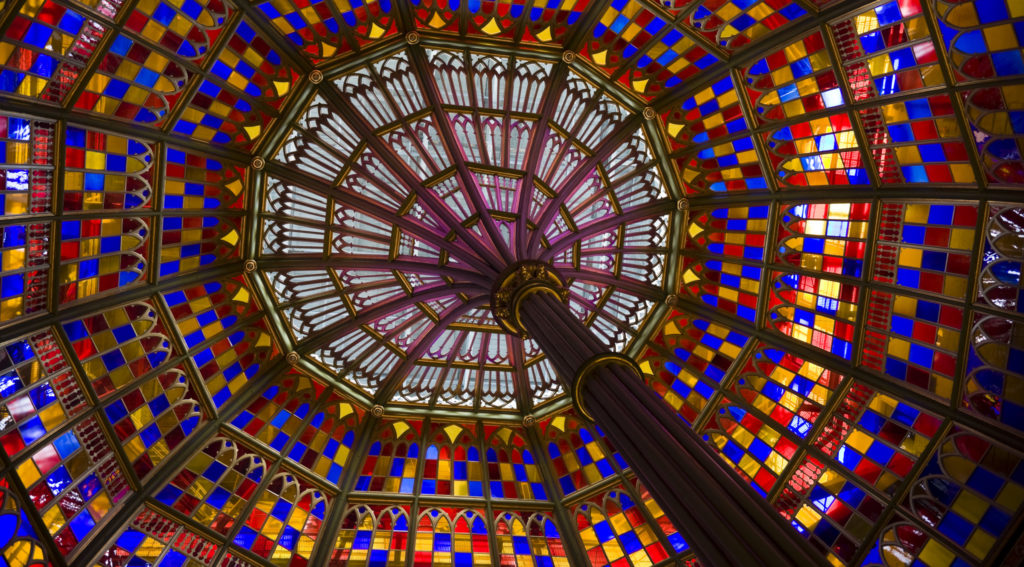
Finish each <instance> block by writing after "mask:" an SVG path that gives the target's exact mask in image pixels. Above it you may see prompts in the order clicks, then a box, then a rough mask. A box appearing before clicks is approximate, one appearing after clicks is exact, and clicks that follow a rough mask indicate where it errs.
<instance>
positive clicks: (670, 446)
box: [492, 265, 825, 567]
mask: <svg viewBox="0 0 1024 567" xmlns="http://www.w3.org/2000/svg"><path fill="white" fill-rule="evenodd" d="M558 282H559V278H558V276H557V274H554V273H553V272H552V271H551V270H550V268H549V267H543V266H538V265H530V266H529V267H528V270H527V269H521V271H520V273H519V274H518V275H514V274H513V275H506V278H505V279H504V280H503V282H501V283H503V284H504V285H503V286H497V289H496V292H495V297H494V301H493V302H492V303H493V304H494V306H495V315H496V317H498V319H499V321H502V320H503V321H504V322H503V325H506V326H507V328H509V329H510V330H512V331H515V332H518V333H519V334H528V335H529V336H530V337H531V338H533V340H535V341H536V342H537V344H538V345H539V346H540V347H541V350H543V351H544V354H545V355H547V357H548V359H549V360H550V361H551V364H552V365H553V366H554V368H555V370H556V372H557V373H558V374H559V376H560V378H561V379H562V380H563V381H564V382H565V386H566V388H567V389H568V390H569V391H570V392H572V393H573V403H574V405H575V406H576V408H577V412H578V413H581V414H582V415H583V417H586V418H589V419H592V420H593V421H594V422H596V423H597V424H598V425H599V426H600V427H601V429H602V430H603V431H604V432H605V434H606V435H607V436H608V437H609V438H610V439H611V441H612V443H613V444H614V445H615V447H616V449H618V450H619V452H620V453H621V454H622V456H623V458H625V459H626V462H627V463H629V465H630V467H631V468H632V469H633V471H634V472H635V473H636V475H637V476H638V477H639V478H640V480H642V481H643V483H644V485H645V486H646V487H647V488H648V490H650V491H651V493H652V494H653V495H654V497H655V499H656V500H657V501H658V504H660V505H661V508H662V510H664V511H665V514H666V515H667V516H668V517H669V518H670V519H671V520H672V522H673V523H674V524H675V526H676V527H677V528H678V529H679V531H680V533H681V534H682V536H683V538H685V539H686V542H687V543H688V544H689V545H690V547H691V548H692V549H693V551H694V553H696V555H697V557H698V559H700V561H701V564H702V565H703V566H704V567H732V566H744V567H747V566H759V565H764V566H773V567H781V566H784V565H794V566H806V565H824V564H825V560H824V558H823V557H822V555H821V554H820V553H818V552H816V551H815V550H814V549H812V548H811V546H810V544H809V543H808V542H807V541H806V540H805V539H804V538H802V537H801V536H800V535H799V534H798V533H797V532H796V531H795V530H794V529H793V528H792V527H790V526H788V525H787V524H786V521H785V520H784V519H783V518H782V517H781V516H779V514H778V513H777V512H776V511H775V510H774V509H772V507H771V506H770V505H769V504H768V503H767V502H766V501H765V500H764V499H762V498H761V497H760V496H759V495H758V494H757V493H755V492H754V490H753V489H752V488H751V487H750V486H749V485H748V484H747V483H746V482H744V481H743V480H742V479H741V478H740V477H739V476H738V475H737V474H736V472H735V471H733V470H732V468H731V467H729V466H728V465H727V464H726V463H725V462H723V461H722V459H720V458H719V457H718V456H717V455H716V454H715V453H714V451H712V449H711V448H710V447H709V446H708V445H707V444H706V443H704V441H702V440H701V439H700V437H699V436H698V435H697V433H696V432H694V431H693V430H692V429H690V428H689V427H687V426H686V425H685V424H684V423H683V422H682V420H680V418H679V416H678V415H676V412H675V410H673V409H672V408H671V407H670V406H669V405H668V404H667V403H665V401H664V400H662V399H661V397H660V396H658V395H657V394H656V393H655V392H654V391H653V390H651V389H650V388H649V387H647V385H646V384H644V382H643V379H642V377H641V375H640V370H639V368H638V367H637V366H636V363H635V362H633V361H632V360H631V359H629V358H628V357H626V356H624V355H621V354H618V353H614V352H612V351H610V350H609V349H608V348H607V347H605V346H602V344H601V342H600V341H599V340H598V339H597V338H596V337H595V336H594V335H593V334H592V333H591V332H590V330H589V329H587V328H586V327H585V326H583V324H582V323H580V321H579V319H578V318H577V317H576V316H575V315H573V313H572V312H571V311H570V310H569V308H568V306H567V305H566V304H565V303H564V302H563V299H564V290H563V289H560V287H559V285H558ZM502 290H504V291H502Z"/></svg>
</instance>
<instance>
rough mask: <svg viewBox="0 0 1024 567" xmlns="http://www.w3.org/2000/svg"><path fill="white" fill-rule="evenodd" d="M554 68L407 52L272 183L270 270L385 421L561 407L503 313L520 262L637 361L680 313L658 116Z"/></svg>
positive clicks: (344, 97) (444, 52) (315, 358)
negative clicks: (650, 126)
mask: <svg viewBox="0 0 1024 567" xmlns="http://www.w3.org/2000/svg"><path fill="white" fill-rule="evenodd" d="M553 68H554V65H553V62H552V61H550V60H545V59H544V58H530V57H524V56H518V55H517V56H510V55H502V54H494V53H481V52H478V51H474V50H469V49H454V48H429V47H421V46H401V47H400V48H398V49H394V50H392V52H390V53H387V54H383V55H381V54H376V55H375V56H374V57H368V58H366V59H365V60H363V61H361V62H360V63H359V64H353V65H349V66H347V67H346V68H345V69H344V70H343V71H341V72H339V73H336V74H333V75H331V76H329V77H328V78H327V79H326V80H323V81H321V82H320V83H319V84H318V85H317V86H316V88H315V90H314V92H313V93H312V95H311V97H310V99H309V102H308V104H307V105H305V107H304V108H303V109H302V111H301V112H300V113H299V116H297V117H296V119H295V120H294V121H293V122H291V123H289V124H288V125H287V127H286V130H287V131H286V132H283V133H282V134H281V142H280V146H279V149H278V150H277V152H276V153H275V154H274V155H273V158H272V159H271V160H270V163H269V165H268V166H267V168H266V174H265V175H266V177H265V192H264V196H263V200H262V201H263V206H262V212H261V223H260V228H261V231H262V237H261V239H260V245H261V247H262V250H261V253H260V255H259V257H258V259H257V263H258V266H259V268H260V270H261V272H262V273H263V275H264V277H265V278H266V282H267V284H268V286H269V288H270V289H271V290H272V291H273V297H274V299H275V301H276V308H277V311H278V313H279V314H280V316H281V318H282V320H283V321H284V322H285V325H286V328H287V329H288V332H289V333H290V336H291V339H292V340H294V341H295V345H296V346H295V351H296V352H297V353H298V354H299V355H300V356H304V357H307V358H308V360H309V361H310V362H311V363H313V364H318V365H321V366H322V367H323V368H325V369H326V370H328V371H329V372H330V373H332V374H333V375H334V376H335V377H336V378H337V380H339V381H341V382H345V383H347V384H348V385H350V386H352V387H354V388H357V389H358V390H359V391H360V392H361V393H362V394H364V395H365V396H366V397H367V398H370V399H373V400H374V402H376V403H381V404H386V403H393V404H408V405H410V406H420V407H422V406H428V407H433V408H446V409H463V410H496V411H522V410H524V409H525V410H527V411H529V410H532V408H533V407H534V406H539V405H543V404H545V403H548V402H551V401H553V400H556V399H558V398H559V397H561V396H563V395H564V392H563V390H562V387H561V385H560V382H559V380H558V378H557V377H556V376H555V373H554V370H553V368H552V367H551V366H550V364H549V363H548V361H547V360H545V357H544V354H543V353H541V352H540V349H539V348H538V347H537V345H536V344H535V343H534V342H533V341H532V340H530V339H525V340H524V339H522V338H520V337H518V336H514V335H511V334H507V333H506V332H504V331H503V330H502V329H501V328H500V327H499V326H498V325H497V323H496V322H495V320H494V318H493V316H492V314H491V310H490V306H489V304H488V303H489V300H490V293H491V290H492V287H493V285H494V283H495V281H496V278H497V277H498V275H499V274H500V273H501V272H502V271H504V270H505V269H506V268H508V267H509V266H511V265H514V264H516V263H517V262H520V261H524V260H540V261H542V262H546V263H550V264H551V265H552V266H554V267H555V269H557V270H558V271H559V273H561V274H562V276H563V277H564V278H565V280H566V282H567V284H568V287H569V299H568V302H569V306H570V308H571V309H572V311H573V313H575V314H576V315H577V316H578V317H579V318H580V320H581V321H582V322H583V323H584V324H585V325H587V326H588V327H590V328H591V329H592V330H593V331H594V332H595V334H597V335H598V336H599V337H600V338H601V340H602V341H604V342H605V343H606V344H607V345H608V346H609V347H610V348H612V349H615V350H624V349H627V348H628V347H629V345H630V344H631V343H632V341H633V339H634V338H635V337H636V335H637V333H638V331H639V329H641V327H642V325H641V323H642V322H643V320H644V319H645V317H646V316H647V315H648V314H649V313H650V311H651V308H652V306H653V305H655V304H656V303H658V302H660V301H661V300H662V299H663V297H664V295H665V294H664V292H663V290H662V288H661V285H660V284H661V283H662V282H663V275H664V272H665V269H666V266H667V265H668V263H669V259H668V256H667V252H668V242H667V241H668V234H669V228H670V224H671V213H672V212H673V211H675V209H676V200H675V199H673V198H670V196H669V194H668V190H667V188H666V185H665V182H664V180H663V173H662V172H661V171H660V170H659V168H658V166H657V161H656V159H655V155H654V150H653V149H652V146H651V144H650V143H649V135H648V133H647V131H646V125H645V122H646V121H645V120H644V119H643V117H642V115H637V114H636V113H634V112H631V110H630V109H629V108H628V107H627V106H626V104H624V103H623V102H622V100H623V99H624V96H623V95H622V94H621V93H617V92H615V91H614V90H608V88H606V87H600V86H597V85H596V84H595V83H593V82H591V81H589V80H588V79H587V78H585V77H583V76H581V75H580V74H578V73H576V72H575V71H571V70H570V71H568V72H567V73H565V74H563V75H560V76H557V77H556V76H553V74H552V71H553Z"/></svg>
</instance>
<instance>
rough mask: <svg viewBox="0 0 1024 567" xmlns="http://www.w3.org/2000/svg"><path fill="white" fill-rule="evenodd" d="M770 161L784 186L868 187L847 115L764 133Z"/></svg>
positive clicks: (859, 151) (824, 118)
mask: <svg viewBox="0 0 1024 567" xmlns="http://www.w3.org/2000/svg"><path fill="white" fill-rule="evenodd" d="M765 141H766V145H767V147H768V153H769V156H768V159H769V160H770V161H771V163H772V164H773V165H774V166H775V169H776V175H778V178H779V180H780V181H781V183H782V184H783V185H785V186H796V187H822V186H834V185H867V184H868V174H867V170H866V169H865V168H864V167H865V162H864V156H863V154H862V153H861V149H860V146H859V145H858V143H857V137H856V135H855V134H854V131H853V123H852V121H851V119H850V116H849V115H848V114H836V115H832V116H823V117H820V118H812V119H810V120H807V121H805V122H798V123H796V124H792V125H789V126H783V127H782V128H779V129H777V130H775V131H773V132H770V133H768V134H765Z"/></svg>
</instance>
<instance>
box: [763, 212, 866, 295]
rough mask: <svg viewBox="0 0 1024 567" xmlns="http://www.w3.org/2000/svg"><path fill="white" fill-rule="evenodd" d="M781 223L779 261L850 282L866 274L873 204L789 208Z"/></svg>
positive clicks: (782, 215) (784, 213)
mask: <svg viewBox="0 0 1024 567" xmlns="http://www.w3.org/2000/svg"><path fill="white" fill-rule="evenodd" d="M780 220H781V222H780V223H779V244H778V258H779V260H780V261H782V262H784V263H786V264H790V265H793V266H797V267H799V268H803V269H804V270H811V271H815V272H822V273H826V274H836V275H840V276H848V277H851V278H859V277H860V276H861V274H862V273H863V270H864V252H865V250H866V248H867V238H868V225H869V223H870V221H871V204H870V203H807V204H799V205H788V206H784V207H783V209H782V214H781V219H780Z"/></svg>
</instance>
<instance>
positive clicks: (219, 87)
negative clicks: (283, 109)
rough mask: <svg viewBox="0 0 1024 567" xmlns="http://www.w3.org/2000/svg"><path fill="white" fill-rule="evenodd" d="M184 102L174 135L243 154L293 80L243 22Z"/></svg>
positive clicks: (275, 54) (276, 55) (274, 53)
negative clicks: (230, 146)
mask: <svg viewBox="0 0 1024 567" xmlns="http://www.w3.org/2000/svg"><path fill="white" fill-rule="evenodd" d="M210 73H211V74H210V75H209V76H208V77H207V78H205V79H203V82H202V84H200V86H199V90H198V91H197V92H196V94H195V96H194V97H193V98H192V100H191V101H189V103H188V106H187V107H186V108H185V110H184V112H183V113H182V115H181V118H180V119H179V120H178V122H177V123H176V124H175V126H174V131H175V132H177V133H179V134H184V135H186V136H190V137H192V138H194V139H196V140H199V141H201V142H213V143H215V144H233V145H237V146H240V147H242V148H248V147H250V146H251V145H252V143H253V141H254V140H255V139H256V138H257V137H258V136H259V135H260V134H261V133H262V132H263V128H264V125H265V124H267V122H269V121H270V120H271V119H272V118H274V117H276V115H277V108H278V107H279V106H280V104H281V100H282V99H283V98H284V96H285V95H287V94H288V92H289V91H290V90H291V87H292V84H293V83H294V82H295V80H296V79H297V76H296V74H295V72H294V71H293V70H292V69H291V67H290V66H288V65H284V64H282V59H281V55H280V54H279V53H278V52H277V51H275V50H274V49H273V48H272V47H271V46H270V44H269V43H268V42H267V41H266V40H265V39H264V38H263V37H261V36H259V35H258V34H257V33H256V31H255V30H254V29H253V27H252V26H251V25H250V24H249V23H248V22H247V21H245V20H242V21H241V22H239V24H238V27H236V28H235V30H234V31H233V32H232V34H231V38H230V39H229V40H228V41H227V44H226V47H225V48H224V50H223V51H222V52H221V53H220V56H219V57H218V59H217V62H216V63H214V65H213V66H212V67H211V69H210Z"/></svg>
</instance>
